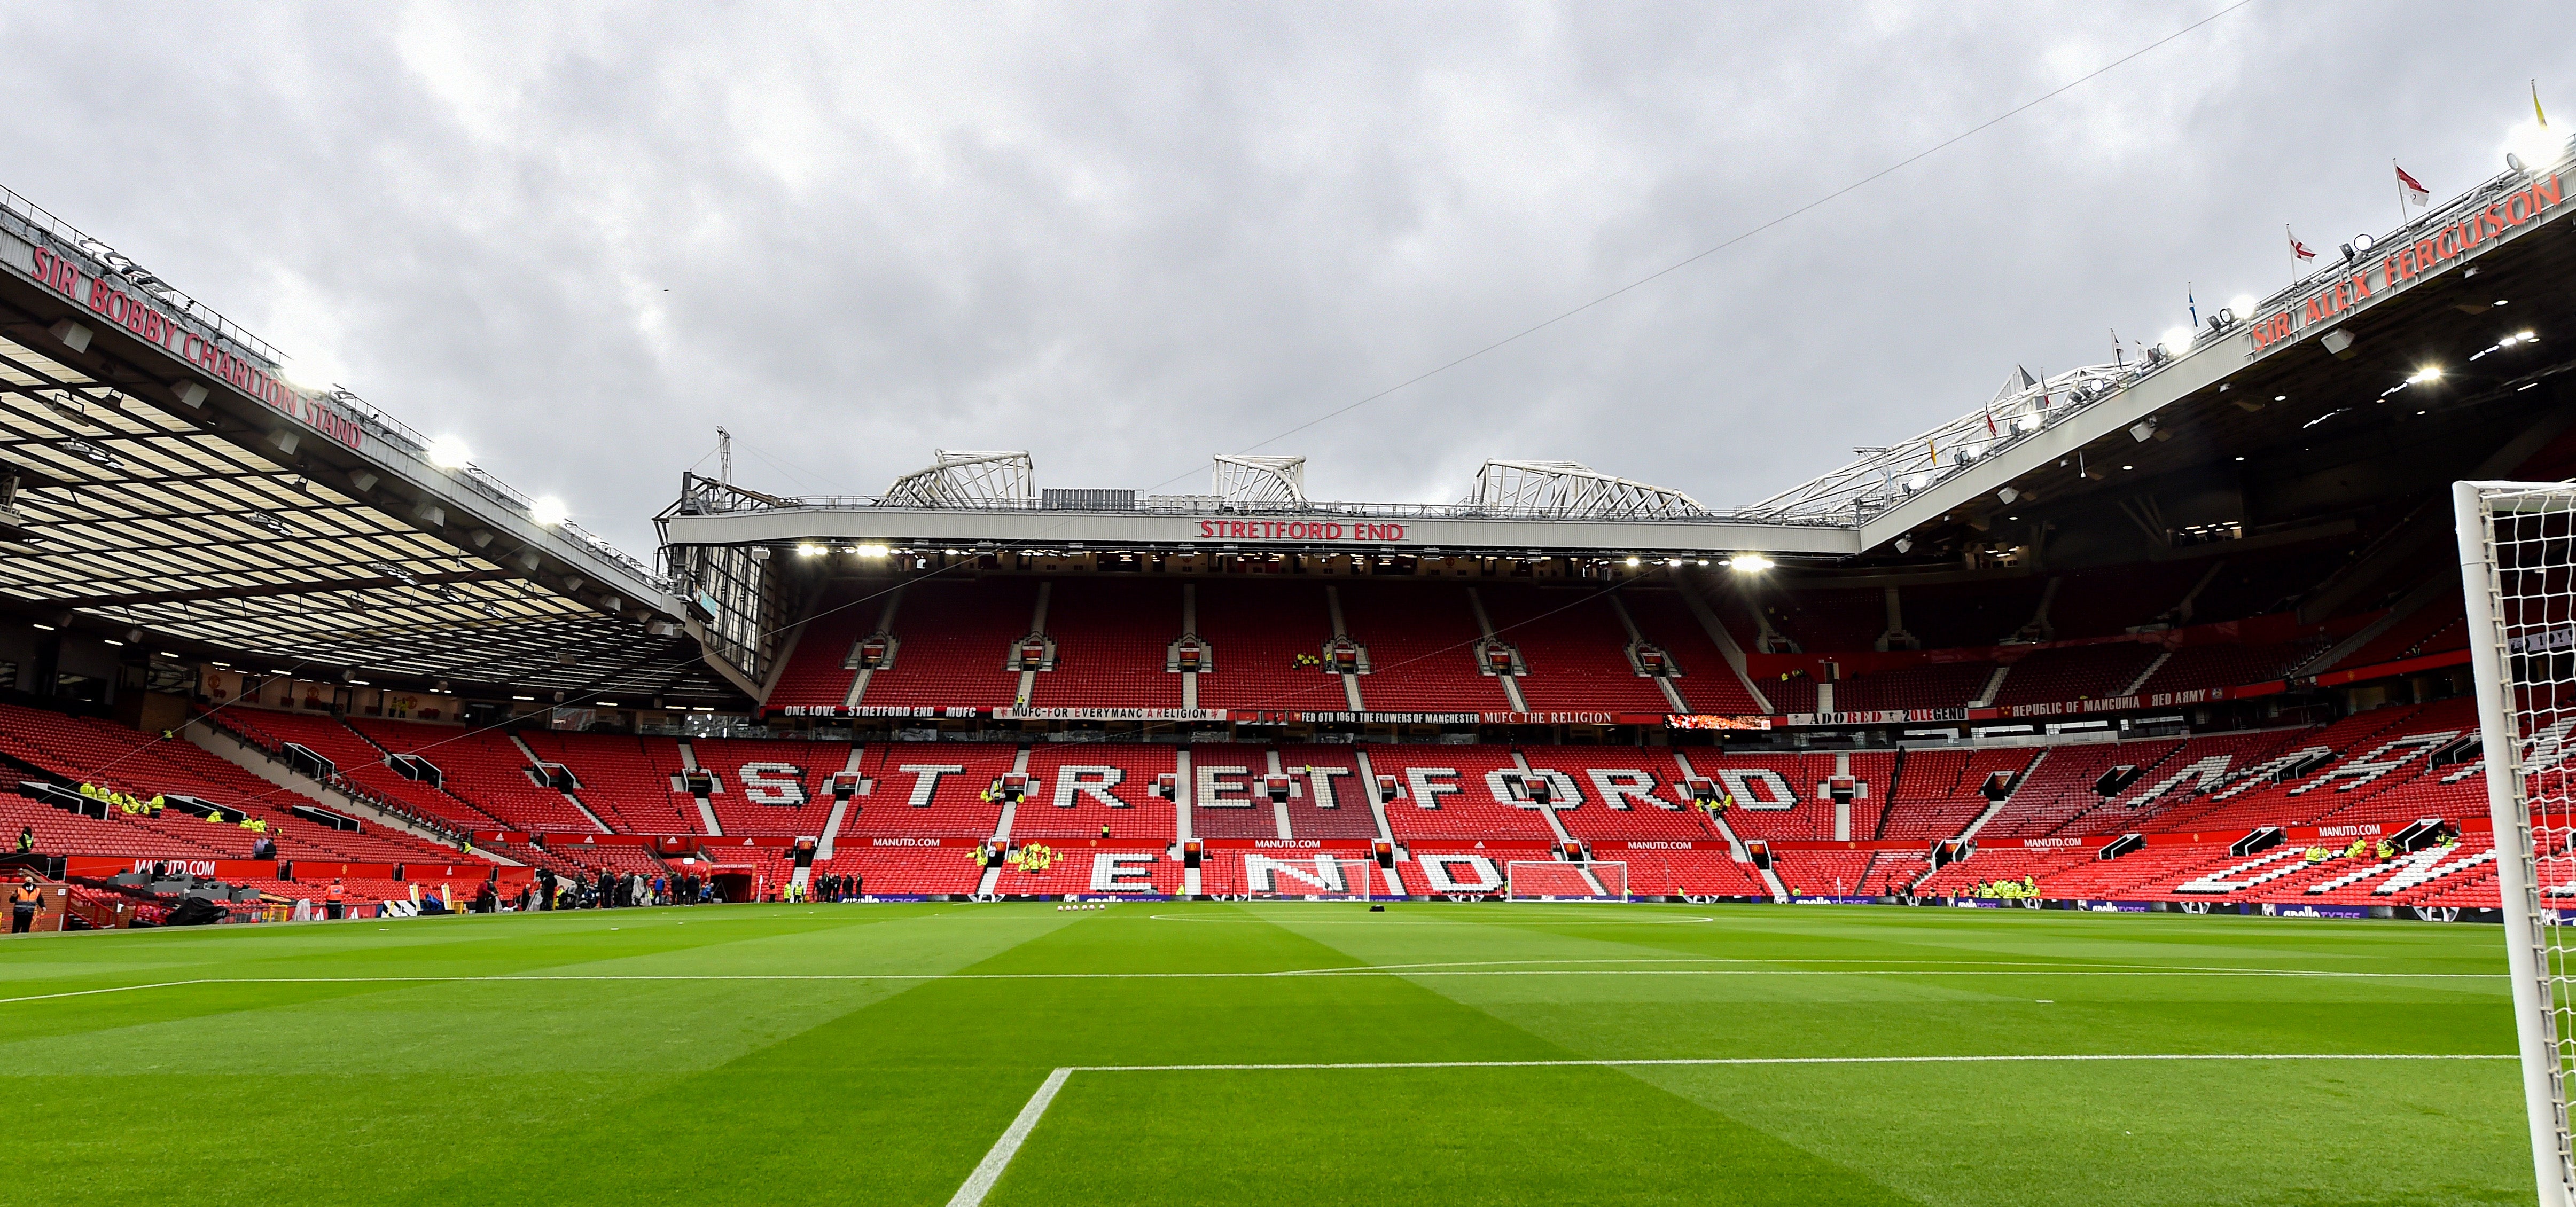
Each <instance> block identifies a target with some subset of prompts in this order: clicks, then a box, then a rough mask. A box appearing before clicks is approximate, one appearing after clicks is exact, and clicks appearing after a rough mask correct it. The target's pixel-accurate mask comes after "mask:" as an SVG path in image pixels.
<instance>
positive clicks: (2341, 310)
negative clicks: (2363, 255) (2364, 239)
mask: <svg viewBox="0 0 2576 1207" xmlns="http://www.w3.org/2000/svg"><path fill="white" fill-rule="evenodd" d="M2562 199H2563V193H2562V190H2561V189H2560V186H2559V181H2558V177H2557V176H2555V175H2545V176H2537V177H2534V178H2533V179H2532V181H2531V184H2530V186H2529V187H2527V188H2524V189H2521V190H2519V191H2517V192H2511V193H2506V194H2505V195H2503V196H2501V197H2498V198H2496V199H2495V200H2494V201H2493V202H2491V203H2489V204H2488V205H2487V207H2486V208H2485V209H2483V210H2480V211H2478V212H2476V213H2473V214H2467V215H2464V216H2462V217H2461V218H2460V220H2459V221H2457V222H2453V223H2451V224H2450V225H2448V226H2444V227H2441V228H2439V229H2428V230H2424V231H2421V232H2419V233H2418V234H2417V236H2416V239H2415V241H2414V242H2412V243H2408V244H2406V245H2404V246H2401V247H2397V248H2395V249H2394V250H2392V251H2390V252H2388V254H2387V255H2385V256H2384V257H2382V258H2381V260H2380V262H2379V263H2377V264H2372V263H2370V262H2369V261H2367V260H2355V261H2354V262H2353V264H2352V267H2354V268H2357V269H2359V270H2360V271H2358V272H2356V273H2354V274H2352V275H2351V276H2349V277H2346V278H2344V279H2341V280H2336V281H2326V282H2320V287H2319V288H2318V289H2317V290H2316V292H2314V293H2311V294H2309V295H2308V297H2307V299H2306V300H2305V301H2304V302H2300V303H2296V304H2293V305H2291V306H2287V307H2284V308H2282V309H2281V310H2279V311H2277V312H2275V313H2273V314H2271V315H2269V316H2267V317H2264V318H2259V319H2255V320H2254V321H2253V326H2252V328H2251V330H2252V333H2253V336H2254V354H2255V355H2257V356H2260V355H2262V354H2263V353H2265V352H2269V351H2271V350H2272V348H2273V346H2274V345H2276V344H2279V343H2282V342H2283V341H2286V340H2288V339H2290V338H2291V337H2293V336H2296V335H2299V334H2301V333H2304V332H2307V331H2312V330H2315V329H2317V328H2320V327H2325V326H2328V325H2331V324H2333V323H2336V322H2339V321H2341V320H2342V319H2343V317H2344V316H2345V315H2346V314H2348V313H2350V312H2351V311H2352V310H2353V309H2354V308H2356V307H2360V306H2367V305H2369V304H2370V303H2371V302H2372V301H2373V300H2374V299H2376V298H2377V297H2379V296H2380V295H2382V294H2390V293H2395V292H2397V291H2399V290H2401V289H2404V288H2406V287H2407V286H2410V285H2413V284H2414V283H2415V282H2417V281H2419V280H2421V279H2423V278H2425V277H2428V276H2431V275H2432V274H2434V273H2436V272H2440V271H2441V270H2442V269H2444V268H2446V267H2448V266H2449V265H2448V264H2447V262H2448V261H2452V260H2457V259H2459V258H2461V257H2463V256H2467V255H2470V254H2472V253H2474V252H2476V251H2478V250H2479V245H2480V244H2483V243H2488V242H2491V241H2494V240H2498V239H2501V238H2503V237H2504V233H2505V232H2506V231H2508V230H2511V229H2513V228H2515V227H2518V226H2523V225H2526V224H2529V223H2533V222H2537V221H2539V220H2540V219H2541V216H2542V214H2543V213H2544V212H2545V211H2547V210H2548V209H2550V208H2551V207H2553V206H2555V205H2557V204H2559V202H2560V201H2561V200H2562ZM2372 250H2373V251H2377V250H2378V249H2376V248H2374V249H2372Z"/></svg>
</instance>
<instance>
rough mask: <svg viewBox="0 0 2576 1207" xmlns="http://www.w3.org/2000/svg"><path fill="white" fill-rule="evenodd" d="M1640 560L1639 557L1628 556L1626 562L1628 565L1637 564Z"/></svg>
mask: <svg viewBox="0 0 2576 1207" xmlns="http://www.w3.org/2000/svg"><path fill="white" fill-rule="evenodd" d="M1640 560H1641V559H1638V558H1633V557H1632V558H1629V559H1628V564H1629V565H1631V566H1634V565H1638V564H1639V563H1640Z"/></svg>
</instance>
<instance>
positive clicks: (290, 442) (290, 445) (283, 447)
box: [268, 432, 302, 457]
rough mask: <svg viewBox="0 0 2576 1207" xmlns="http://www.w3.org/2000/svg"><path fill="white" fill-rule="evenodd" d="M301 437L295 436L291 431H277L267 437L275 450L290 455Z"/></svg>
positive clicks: (293, 452)
mask: <svg viewBox="0 0 2576 1207" xmlns="http://www.w3.org/2000/svg"><path fill="white" fill-rule="evenodd" d="M301 439H302V437H300V436H297V435H296V434H295V433H293V432H279V433H277V434H276V435H274V436H271V437H269V438H268V442H269V443H270V444H274V445H276V446H277V451H279V452H281V453H284V454H286V455H287V456H290V457H292V456H294V455H295V445H296V443H297V442H298V441H300V440H301Z"/></svg>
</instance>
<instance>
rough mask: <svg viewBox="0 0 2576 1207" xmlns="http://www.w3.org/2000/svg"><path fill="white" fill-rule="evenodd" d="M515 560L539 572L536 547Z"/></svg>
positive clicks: (523, 567) (532, 572)
mask: <svg viewBox="0 0 2576 1207" xmlns="http://www.w3.org/2000/svg"><path fill="white" fill-rule="evenodd" d="M515 560H516V561H517V562H518V563H519V568H520V569H522V570H525V571H527V572H528V573H530V574H534V573H536V572H537V562H538V560H539V559H538V557H537V551H536V550H534V549H522V550H520V551H519V556H518V557H517V558H516V559H515ZM655 707H657V708H658V707H660V706H659V705H655Z"/></svg>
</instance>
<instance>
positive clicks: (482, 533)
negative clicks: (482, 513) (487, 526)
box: [465, 528, 492, 549]
mask: <svg viewBox="0 0 2576 1207" xmlns="http://www.w3.org/2000/svg"><path fill="white" fill-rule="evenodd" d="M465 539H466V540H467V541H469V542H471V543H472V544H473V546H474V547H475V548H477V549H481V548H483V547H484V546H487V545H489V544H491V543H492V534H491V533H490V532H488V531H486V530H484V529H481V528H477V529H475V530H474V531H472V532H469V533H466V534H465Z"/></svg>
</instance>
